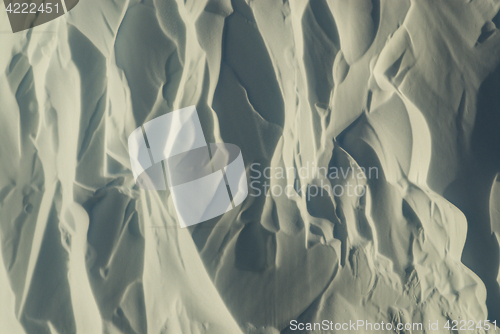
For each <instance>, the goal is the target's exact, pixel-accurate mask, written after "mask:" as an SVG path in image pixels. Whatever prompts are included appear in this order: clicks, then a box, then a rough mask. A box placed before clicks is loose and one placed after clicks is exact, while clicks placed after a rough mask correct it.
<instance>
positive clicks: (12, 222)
mask: <svg viewBox="0 0 500 334" xmlns="http://www.w3.org/2000/svg"><path fill="white" fill-rule="evenodd" d="M499 8H500V3H499V2H498V1H493V0H491V1H489V0H488V1H482V2H479V1H470V2H465V1H453V2H452V1H431V0H418V1H391V0H353V1H349V2H345V1H338V0H309V1H268V0H254V1H247V2H245V1H244V0H232V1H230V0H223V1H187V2H186V1H174V0H167V1H156V0H154V1H153V0H149V1H143V2H139V1H129V2H121V3H118V2H106V1H101V2H96V1H94V0H87V1H81V2H80V3H79V5H78V6H77V7H76V8H75V9H73V10H72V11H71V13H69V14H67V15H65V16H63V17H61V18H59V19H57V20H54V21H52V22H50V23H47V24H45V25H43V26H40V27H36V28H35V29H32V30H30V31H28V32H23V33H18V34H10V33H9V34H7V33H4V34H1V37H0V39H1V42H2V51H1V52H0V65H1V68H2V69H3V70H2V74H1V75H0V99H1V101H2V103H1V108H2V112H1V113H0V134H1V135H0V138H1V140H2V144H1V145H0V156H1V157H2V159H0V163H1V166H2V167H1V169H0V171H1V172H0V210H1V211H0V214H1V217H2V224H1V225H0V231H1V233H0V237H1V239H0V244H1V247H2V248H1V249H2V261H1V263H0V268H1V269H0V283H1V284H0V287H1V288H0V299H1V300H5V301H6V302H5V303H0V324H2V326H4V327H3V328H5V329H6V331H7V332H8V333H18V332H23V331H24V332H27V333H73V332H78V333H98V332H109V333H176V334H178V333H218V334H220V333H231V334H232V333H280V332H281V333H288V332H291V328H289V327H288V326H289V324H290V320H293V319H294V320H298V321H299V322H321V321H322V320H323V319H328V320H329V321H333V322H349V320H355V319H363V320H366V321H370V322H373V323H375V322H381V321H384V322H390V323H394V324H396V323H398V322H402V323H404V322H420V323H423V324H427V323H428V322H429V321H431V322H435V321H439V322H440V323H441V324H444V323H445V322H446V321H447V320H462V319H467V320H473V321H476V322H478V321H484V320H485V319H490V320H495V319H497V320H500V291H499V278H498V277H499V272H498V267H499V264H500V261H499V256H498V254H499V247H498V242H499V241H498V240H499V238H500V237H499V235H500V229H499V227H498V226H499V219H500V218H499V217H500V215H499V208H498V198H499V193H500V192H499V190H498V185H497V184H498V178H497V173H498V172H500V170H499V169H500V155H499V153H498V152H500V145H499V144H498V143H499V142H500V140H499V139H500V138H498V134H497V133H498V131H497V129H498V125H500V119H499V116H498V115H499V114H500V110H498V108H500V107H499V106H500V101H498V99H499V98H498V97H497V96H498V94H497V90H498V87H499V86H498V84H500V71H499V70H498V69H497V66H498V63H499V60H500V57H499V55H500V35H499V33H498V28H497V25H498V24H500V19H499V17H500V16H499V15H498V11H499ZM0 15H2V19H1V20H0V29H1V30H2V31H8V29H10V27H9V26H8V24H7V25H6V24H5V22H6V19H7V17H6V14H5V13H3V12H2V14H0ZM189 105H196V108H197V110H198V113H199V118H200V120H201V123H202V127H203V132H204V133H205V136H206V137H207V138H206V140H207V142H229V143H234V144H236V145H238V146H239V147H240V148H241V151H242V154H243V159H244V161H245V163H246V168H247V174H248V176H249V182H250V181H252V180H258V181H259V182H261V183H258V184H259V186H258V189H260V190H261V195H260V196H256V194H255V193H253V195H252V194H250V195H249V196H248V198H247V199H246V200H245V201H244V202H243V204H241V206H239V207H237V208H236V209H234V210H232V211H230V212H228V213H226V214H225V215H223V216H221V217H218V218H215V219H212V220H210V221H208V222H206V223H203V224H199V225H196V226H193V227H191V228H190V229H180V228H178V224H177V222H176V219H177V218H176V214H175V209H174V206H173V203H172V200H171V198H170V194H169V192H168V190H167V191H144V190H141V189H138V188H137V187H135V186H134V179H133V175H132V171H131V169H130V162H129V161H130V160H129V155H128V151H127V138H128V135H129V134H130V133H131V132H132V131H134V130H135V129H136V128H137V127H139V126H141V125H143V124H144V123H145V122H147V121H149V120H151V119H153V118H156V117H158V116H160V115H163V114H165V113H167V112H170V111H172V110H176V109H179V108H182V107H185V106H189ZM252 166H254V167H252ZM255 166H257V167H255ZM310 166H316V167H323V168H336V169H337V170H342V171H344V172H345V171H347V174H345V175H344V176H343V177H340V178H332V177H329V176H328V175H313V174H308V175H307V176H306V177H300V176H299V177H297V176H294V175H289V174H287V175H286V176H285V177H276V176H275V175H274V174H271V178H270V179H265V177H264V176H263V175H264V174H263V171H264V170H265V169H266V168H267V167H270V170H277V169H280V168H282V169H284V170H288V169H292V170H300V168H310ZM255 168H257V169H258V171H259V173H255V170H253V169H255ZM370 168H372V169H375V170H376V171H377V172H378V173H377V176H376V177H367V176H368V175H366V174H364V173H365V172H366V171H368V170H370ZM256 174H257V175H260V176H261V177H260V178H259V177H258V176H256ZM273 175H274V176H273ZM264 181H268V182H269V184H270V186H271V188H272V187H277V188H281V189H285V188H286V189H292V193H291V194H288V195H287V194H280V195H276V194H273V192H272V191H271V190H269V188H268V189H267V193H266V192H264V191H265V188H263V187H262V182H264ZM348 182H350V183H351V184H354V185H359V186H362V189H364V190H365V191H364V192H363V194H362V195H359V196H358V195H355V196H348V195H346V194H344V195H342V196H337V195H331V194H329V193H323V195H314V196H312V193H311V192H312V190H313V189H315V187H322V186H324V185H328V186H329V187H330V188H333V187H335V186H339V187H346V186H347V183H348ZM259 187H260V188H259ZM316 189H318V188H316ZM253 190H254V191H255V189H253ZM3 324H5V325H3Z"/></svg>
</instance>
